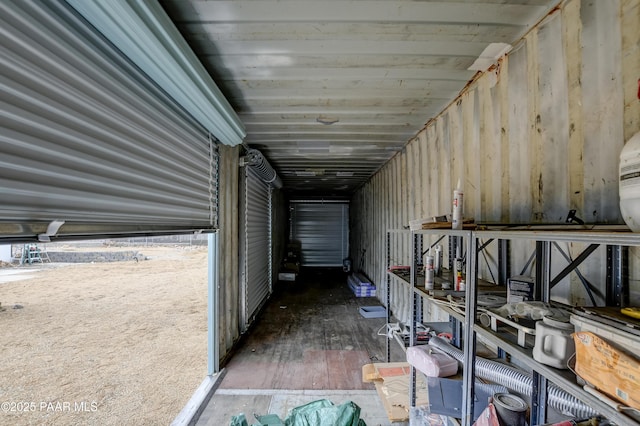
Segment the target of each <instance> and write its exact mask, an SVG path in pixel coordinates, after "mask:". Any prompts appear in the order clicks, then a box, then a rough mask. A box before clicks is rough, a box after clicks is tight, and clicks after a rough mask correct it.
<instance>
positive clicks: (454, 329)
mask: <svg viewBox="0 0 640 426" xmlns="http://www.w3.org/2000/svg"><path fill="white" fill-rule="evenodd" d="M462 244H463V240H462V237H457V236H450V237H449V271H450V272H451V285H452V286H453V287H455V266H454V263H455V262H454V259H455V257H456V253H457V251H458V248H459V249H460V252H461V253H460V255H463V253H462V247H463V245H462ZM467 264H468V262H467ZM449 323H450V324H451V344H452V345H453V346H455V347H456V348H458V349H461V348H462V340H461V336H462V323H461V322H460V321H458V320H457V319H455V318H454V317H451V316H450V317H449Z"/></svg>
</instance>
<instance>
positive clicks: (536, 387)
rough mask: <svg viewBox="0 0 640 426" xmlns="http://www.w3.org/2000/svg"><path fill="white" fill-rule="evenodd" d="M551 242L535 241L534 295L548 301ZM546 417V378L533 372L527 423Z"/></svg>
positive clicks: (535, 423)
mask: <svg viewBox="0 0 640 426" xmlns="http://www.w3.org/2000/svg"><path fill="white" fill-rule="evenodd" d="M550 283H551V242H549V241H536V297H537V298H538V300H540V301H542V302H549V296H550V293H551V286H550ZM546 417H547V379H546V378H545V377H544V376H542V375H540V374H538V373H537V372H535V371H534V372H533V389H532V390H531V418H530V421H529V424H532V425H538V424H543V423H545V421H546Z"/></svg>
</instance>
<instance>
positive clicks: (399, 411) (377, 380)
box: [362, 362, 429, 422]
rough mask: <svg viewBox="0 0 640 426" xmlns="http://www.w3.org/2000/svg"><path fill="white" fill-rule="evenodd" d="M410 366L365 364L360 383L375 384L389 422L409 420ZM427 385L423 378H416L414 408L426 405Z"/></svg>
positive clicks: (391, 363) (402, 363)
mask: <svg viewBox="0 0 640 426" xmlns="http://www.w3.org/2000/svg"><path fill="white" fill-rule="evenodd" d="M410 373H411V366H410V365H409V363H406V362H390V363H376V364H365V365H363V366H362V381H363V382H365V383H371V382H373V384H375V386H376V390H377V391H378V396H379V397H380V400H381V401H382V405H383V406H384V409H385V411H386V412H387V417H388V418H389V420H390V421H391V422H406V421H407V420H409V409H410V408H411V403H410V401H409V384H410V381H409V378H410V376H409V375H410ZM428 403H429V400H428V397H427V384H426V382H425V380H424V376H421V375H418V377H417V378H416V406H422V405H427V404H428Z"/></svg>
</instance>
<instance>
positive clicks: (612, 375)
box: [573, 331, 640, 409]
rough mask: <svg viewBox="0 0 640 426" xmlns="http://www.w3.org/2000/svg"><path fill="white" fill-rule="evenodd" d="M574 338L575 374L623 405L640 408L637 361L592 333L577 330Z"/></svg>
mask: <svg viewBox="0 0 640 426" xmlns="http://www.w3.org/2000/svg"><path fill="white" fill-rule="evenodd" d="M573 337H574V342H575V344H576V366H575V371H576V374H578V375H579V376H580V377H581V378H582V379H584V380H585V381H586V382H587V383H589V384H590V385H592V386H593V387H595V388H596V389H597V390H599V391H601V392H603V393H606V394H607V395H608V396H610V397H612V398H614V399H616V400H618V401H620V402H622V403H623V404H624V405H627V406H629V407H633V408H636V409H640V360H639V359H638V358H636V357H635V356H633V355H632V354H630V353H627V352H626V351H624V350H623V349H620V348H618V347H617V346H614V345H613V344H610V343H609V342H607V341H605V340H604V339H601V338H600V337H598V336H596V335H595V334H593V333H591V332H588V331H578V332H576V333H574V334H573Z"/></svg>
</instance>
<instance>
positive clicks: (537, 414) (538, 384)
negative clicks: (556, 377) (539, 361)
mask: <svg viewBox="0 0 640 426" xmlns="http://www.w3.org/2000/svg"><path fill="white" fill-rule="evenodd" d="M532 378H533V389H532V395H534V396H536V397H535V398H533V397H532V398H531V418H530V419H529V420H530V421H529V424H531V425H541V424H543V423H545V419H546V417H547V379H546V378H545V377H544V376H542V375H541V374H538V373H537V372H536V371H534V372H533V376H532Z"/></svg>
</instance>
